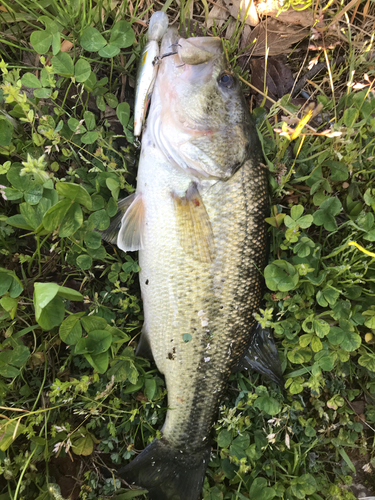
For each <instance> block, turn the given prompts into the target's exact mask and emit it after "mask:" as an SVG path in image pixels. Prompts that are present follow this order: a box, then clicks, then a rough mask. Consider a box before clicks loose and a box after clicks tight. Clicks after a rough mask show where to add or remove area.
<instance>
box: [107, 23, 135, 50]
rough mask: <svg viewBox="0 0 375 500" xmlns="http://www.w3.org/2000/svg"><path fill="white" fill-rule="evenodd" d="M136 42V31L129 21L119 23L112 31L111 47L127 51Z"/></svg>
mask: <svg viewBox="0 0 375 500" xmlns="http://www.w3.org/2000/svg"><path fill="white" fill-rule="evenodd" d="M134 40H135V36H134V31H133V30H132V27H131V24H130V23H128V22H127V21H119V22H117V23H116V24H115V25H114V26H113V27H112V29H111V38H110V43H111V45H115V46H116V47H119V48H120V49H125V48H126V47H130V46H131V45H133V43H134Z"/></svg>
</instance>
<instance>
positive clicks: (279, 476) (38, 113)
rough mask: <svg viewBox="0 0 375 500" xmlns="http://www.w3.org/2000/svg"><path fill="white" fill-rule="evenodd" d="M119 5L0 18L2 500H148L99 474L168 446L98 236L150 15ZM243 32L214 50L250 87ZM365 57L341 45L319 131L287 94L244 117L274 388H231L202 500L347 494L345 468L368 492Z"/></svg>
mask: <svg viewBox="0 0 375 500" xmlns="http://www.w3.org/2000/svg"><path fill="white" fill-rule="evenodd" d="M114 5H115V7H114ZM119 5H121V7H119ZM119 5H117V4H116V2H115V3H113V2H112V4H111V3H110V2H99V3H96V4H92V2H88V1H87V0H75V1H72V2H58V1H57V0H52V1H48V2H43V1H41V2H34V1H32V0H17V1H5V2H3V8H0V9H1V10H0V23H1V27H2V28H1V30H2V33H1V34H2V38H1V40H0V55H1V59H0V61H1V62H0V70H1V72H2V83H1V84H0V163H1V164H0V196H1V200H0V207H1V211H0V253H1V260H2V262H1V266H2V267H0V306H1V308H0V309H1V311H0V321H1V338H0V342H1V345H0V347H1V352H0V375H1V379H0V409H1V415H0V428H1V436H0V472H1V477H0V500H21V499H23V500H34V499H36V500H47V499H51V500H52V499H56V500H58V499H60V500H61V499H63V498H68V497H69V495H70V494H71V497H70V498H72V499H76V498H78V494H79V498H82V499H84V500H90V499H92V500H94V499H95V500H96V499H103V500H104V499H109V498H112V497H113V498H117V500H125V499H129V498H133V497H134V496H138V495H140V497H144V498H145V497H146V495H145V494H144V493H142V492H139V491H137V492H134V491H133V492H131V491H126V489H124V485H123V484H121V483H120V481H119V480H117V479H116V480H114V479H113V478H110V479H106V478H104V477H103V476H102V473H101V471H102V469H101V466H102V465H103V464H107V465H110V464H123V463H125V461H126V460H128V459H131V458H132V457H134V455H135V450H140V449H142V448H143V447H144V446H145V445H146V444H147V443H149V442H150V441H152V439H153V438H155V437H157V436H160V432H159V429H160V428H161V425H162V422H163V420H164V417H165V413H166V397H165V395H166V390H165V385H164V381H163V380H162V378H161V377H160V375H159V374H158V372H157V370H156V369H155V367H153V366H152V365H150V363H149V362H148V361H145V360H144V359H141V358H136V357H135V355H134V345H135V343H133V339H136V338H137V337H138V335H139V333H140V329H141V325H142V319H143V316H142V304H141V299H140V294H139V289H138V283H137V271H138V270H139V267H138V264H137V261H136V256H135V255H132V256H130V255H125V254H124V253H122V252H120V251H119V250H117V249H116V248H114V247H112V246H111V245H108V244H103V242H102V240H101V238H100V235H99V233H98V232H97V230H104V229H106V228H107V227H108V225H109V222H110V218H111V217H112V216H113V215H114V214H115V213H116V210H117V200H118V198H119V197H124V196H126V194H128V193H131V192H132V191H133V190H134V183H135V175H136V166H135V165H136V157H137V152H138V150H137V147H136V145H134V139H133V135H132V113H131V107H130V106H129V104H128V103H127V102H125V101H126V100H129V101H131V99H132V98H133V97H132V90H131V88H130V87H129V85H128V82H129V81H132V78H134V75H135V70H136V63H137V59H138V55H139V48H140V46H141V45H142V43H143V40H144V36H143V33H144V30H145V28H144V27H142V24H140V23H138V20H139V19H142V18H143V16H144V15H145V10H143V11H141V10H139V9H136V8H135V7H134V6H133V7H132V6H131V5H130V4H129V5H128V4H127V2H123V3H121V4H119ZM167 7H171V8H172V7H173V5H172V2H167ZM187 7H188V6H187V5H185V3H184V2H181V9H182V10H184V9H185V12H186V13H187V11H188V8H187ZM173 8H174V7H173ZM201 8H202V12H206V10H207V4H206V2H204V4H202V7H201ZM333 15H334V12H333V14H332V16H333ZM224 28H225V26H224ZM224 28H223V29H224ZM242 28H243V25H238V26H237V30H236V31H235V33H234V35H233V37H232V39H231V40H228V41H226V44H225V46H226V49H227V51H228V54H229V56H230V58H231V62H232V65H233V67H234V69H235V71H236V72H238V73H239V74H241V75H242V76H243V77H247V72H246V71H245V72H243V71H242V70H241V69H240V67H239V66H238V59H237V57H238V51H237V44H238V37H239V33H240V30H242ZM214 31H215V32H217V33H219V34H220V30H217V29H216V28H215V27H214ZM347 36H348V37H349V39H350V32H349V33H348V34H347ZM370 48H371V47H370V46H363V50H362V51H359V50H358V49H357V50H356V49H354V47H353V46H352V45H351V44H348V46H347V51H348V53H347V63H346V66H345V70H344V69H343V68H342V67H341V68H337V69H336V70H335V69H334V68H333V69H332V73H331V77H332V82H333V83H334V84H335V85H337V87H338V89H340V90H337V89H336V92H335V94H334V97H335V98H336V101H335V100H334V99H333V97H332V91H331V89H330V84H329V83H324V81H321V83H320V86H319V91H318V92H317V95H316V99H317V102H318V104H319V105H320V107H321V110H320V113H321V116H322V117H323V118H322V120H323V122H322V124H321V125H314V122H312V121H311V122H310V124H312V125H311V126H310V128H307V127H306V125H307V122H308V120H309V118H311V112H310V113H307V114H306V117H305V118H302V119H301V116H299V115H298V108H297V107H296V106H295V105H293V104H292V103H291V101H290V96H288V95H286V96H284V97H283V98H282V99H281V100H280V102H278V103H276V104H275V105H273V107H272V108H271V110H270V111H269V113H267V112H266V111H265V108H262V107H261V108H257V109H255V112H254V115H255V118H256V121H257V124H258V128H259V134H260V137H261V141H262V147H263V151H264V156H265V162H266V165H267V168H268V169H269V171H270V183H271V191H272V193H271V196H272V213H271V214H270V217H269V218H268V219H267V221H268V223H269V226H270V235H271V252H270V261H269V265H268V266H267V267H266V269H265V271H264V276H265V281H266V285H267V287H268V289H267V290H266V293H265V303H264V306H263V307H264V309H263V310H261V311H259V315H258V316H257V319H258V321H260V322H261V323H262V324H263V325H265V326H272V328H273V329H274V332H275V337H276V341H277V344H278V347H279V351H280V357H281V359H282V363H283V368H284V370H285V379H286V384H285V391H284V393H282V392H281V391H280V390H279V389H278V388H277V387H276V386H275V385H274V384H271V383H268V382H267V381H265V380H263V379H262V378H261V377H260V376H259V375H256V374H254V373H251V374H248V373H236V374H233V375H232V376H231V379H230V384H229V388H228V391H227V393H226V396H225V399H224V401H223V403H222V406H221V410H220V416H219V419H218V422H217V424H216V426H215V437H214V442H213V454H212V457H211V458H212V459H211V462H210V464H209V468H208V471H207V477H206V480H205V485H204V497H203V498H204V500H222V499H232V500H234V499H248V498H251V499H257V500H271V499H272V498H280V499H285V500H295V499H305V498H306V499H314V500H320V499H331V500H344V499H345V500H350V499H354V498H355V496H354V495H353V494H352V493H351V492H350V489H349V486H350V484H351V482H352V475H353V473H354V472H355V471H356V469H357V471H358V472H361V473H363V474H364V477H367V481H368V487H369V488H370V489H371V488H372V490H373V491H374V490H375V484H374V479H373V478H374V471H375V451H374V450H375V448H374V438H375V436H374V428H375V349H374V345H375V336H374V335H375V300H374V299H375V253H374V252H375V245H374V241H375V214H374V212H375V169H374V167H373V161H374V157H375V154H374V141H375V139H374V132H375V95H374V90H373V87H374V84H373V83H372V82H373V79H374V73H375V70H374V69H373V68H374V65H373V63H371V62H369V60H368V58H366V53H367V52H369V51H370ZM365 51H367V52H365ZM322 59H323V60H324V55H322ZM353 71H355V73H354V74H353ZM353 75H354V76H353ZM364 75H367V76H364ZM321 78H322V77H321ZM345 78H346V79H345ZM355 82H357V83H360V85H353V84H354V83H355ZM347 83H349V85H346V84H347ZM246 89H247V87H246V85H245V84H244V90H246ZM124 96H126V99H124ZM280 110H282V113H283V114H284V115H287V118H286V120H284V118H283V119H282V118H280V113H279V111H280ZM327 117H328V119H327ZM287 123H289V124H290V123H293V124H295V123H298V125H297V126H296V127H295V129H292V128H290V125H288V124H287ZM353 243H355V245H354V244H353ZM71 460H74V461H73V462H72V461H71ZM67 464H69V472H68V471H65V469H66V468H68V466H67ZM366 471H367V472H366ZM371 471H372V472H371ZM366 474H367V476H366ZM72 477H73V478H74V481H73V485H72V484H71V483H72V481H71V478H72ZM69 481H70V482H69ZM371 481H372V483H371Z"/></svg>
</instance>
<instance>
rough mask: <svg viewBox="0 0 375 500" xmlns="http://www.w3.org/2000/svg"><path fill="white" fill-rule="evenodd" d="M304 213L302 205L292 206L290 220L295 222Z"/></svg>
mask: <svg viewBox="0 0 375 500" xmlns="http://www.w3.org/2000/svg"><path fill="white" fill-rule="evenodd" d="M303 212H304V208H303V206H302V205H293V206H292V208H291V210H290V216H291V218H292V219H294V220H297V219H299V218H300V217H301V215H302V214H303Z"/></svg>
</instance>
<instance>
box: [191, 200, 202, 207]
mask: <svg viewBox="0 0 375 500" xmlns="http://www.w3.org/2000/svg"><path fill="white" fill-rule="evenodd" d="M192 201H193V203H194V205H195V206H196V207H199V205H200V203H199V200H198V199H197V198H193V200H192Z"/></svg>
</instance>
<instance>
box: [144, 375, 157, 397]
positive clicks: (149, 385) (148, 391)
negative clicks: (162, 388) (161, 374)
mask: <svg viewBox="0 0 375 500" xmlns="http://www.w3.org/2000/svg"><path fill="white" fill-rule="evenodd" d="M156 390H157V385H156V380H155V379H154V378H146V380H145V396H146V398H147V399H149V400H150V401H151V400H152V399H153V398H154V396H155V394H156Z"/></svg>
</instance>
